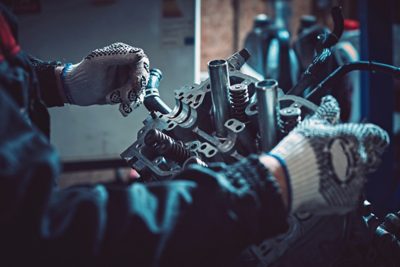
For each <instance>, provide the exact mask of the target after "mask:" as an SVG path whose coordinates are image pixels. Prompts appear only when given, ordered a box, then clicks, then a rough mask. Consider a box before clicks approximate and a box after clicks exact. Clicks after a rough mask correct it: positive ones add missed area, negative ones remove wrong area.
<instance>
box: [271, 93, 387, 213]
mask: <svg viewBox="0 0 400 267" xmlns="http://www.w3.org/2000/svg"><path fill="white" fill-rule="evenodd" d="M339 113H340V110H339V106H338V103H337V101H336V100H335V99H334V98H333V97H331V96H327V97H325V98H323V99H322V104H321V106H320V107H319V108H318V110H317V111H316V113H315V114H314V115H313V116H312V117H310V118H309V119H306V120H304V122H302V123H301V124H300V125H299V126H298V127H296V128H295V129H294V130H293V131H292V132H291V133H290V134H289V135H288V136H286V137H285V138H284V139H283V140H282V141H281V142H280V143H279V144H278V145H277V146H276V147H275V148H274V149H273V150H272V151H271V152H270V153H269V154H270V155H271V156H273V157H275V158H277V159H278V160H279V161H280V162H281V163H283V165H284V166H283V167H284V169H285V170H286V176H287V178H288V179H287V180H288V181H289V182H288V183H290V186H289V198H291V201H290V199H289V203H292V209H291V211H292V212H297V211H306V212H311V213H314V214H321V215H322V214H327V213H329V214H332V213H337V214H343V213H346V212H348V211H350V210H352V209H355V208H356V207H357V205H358V203H359V200H360V195H361V192H362V188H363V185H364V183H365V176H366V174H368V173H370V172H372V171H374V170H375V169H376V168H377V167H378V165H379V163H380V157H381V155H382V153H383V152H384V150H385V148H386V147H387V146H388V144H389V137H388V134H387V133H386V132H385V131H384V130H382V129H381V128H379V127H378V126H376V125H373V124H359V123H346V124H338V120H339V115H340V114H339ZM290 191H291V192H290Z"/></svg>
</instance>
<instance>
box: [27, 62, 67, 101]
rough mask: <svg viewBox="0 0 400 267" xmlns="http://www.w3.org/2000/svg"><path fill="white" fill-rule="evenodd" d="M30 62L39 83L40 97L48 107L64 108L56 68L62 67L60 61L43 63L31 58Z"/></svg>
mask: <svg viewBox="0 0 400 267" xmlns="http://www.w3.org/2000/svg"><path fill="white" fill-rule="evenodd" d="M29 61H30V63H31V66H32V68H33V70H34V71H35V73H36V77H37V80H38V83H39V88H40V96H41V98H42V100H43V102H44V103H45V104H46V106H47V107H55V106H64V101H63V99H62V97H61V95H60V92H59V90H58V88H57V79H56V74H55V71H54V70H55V68H56V67H57V66H61V65H62V63H61V62H59V61H43V60H40V59H38V58H35V57H32V56H30V57H29Z"/></svg>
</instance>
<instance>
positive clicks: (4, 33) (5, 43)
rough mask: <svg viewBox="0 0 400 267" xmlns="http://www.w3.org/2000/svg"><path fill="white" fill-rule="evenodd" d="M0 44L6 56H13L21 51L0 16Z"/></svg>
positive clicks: (5, 22) (0, 15) (8, 27)
mask: <svg viewBox="0 0 400 267" xmlns="http://www.w3.org/2000/svg"><path fill="white" fill-rule="evenodd" d="M0 44H1V48H2V51H3V52H4V53H5V54H6V55H7V54H8V55H11V56H15V55H16V54H18V52H19V51H20V50H21V48H20V47H19V45H18V43H17V41H15V38H14V36H13V35H12V32H11V29H10V26H9V25H8V23H7V20H6V19H5V18H4V17H3V15H2V14H0Z"/></svg>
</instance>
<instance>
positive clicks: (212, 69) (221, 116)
mask: <svg viewBox="0 0 400 267" xmlns="http://www.w3.org/2000/svg"><path fill="white" fill-rule="evenodd" d="M208 73H209V75H210V85H211V99H212V109H213V114H214V124H215V129H216V133H217V136H218V137H226V136H227V129H226V128H225V126H224V124H225V121H227V120H228V119H229V86H230V84H229V76H228V62H227V61H226V60H223V59H222V60H213V61H210V62H209V63H208Z"/></svg>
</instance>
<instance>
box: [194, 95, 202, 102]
mask: <svg viewBox="0 0 400 267" xmlns="http://www.w3.org/2000/svg"><path fill="white" fill-rule="evenodd" d="M200 99H201V95H197V96H196V99H195V100H194V102H196V103H197V102H199V101H200Z"/></svg>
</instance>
